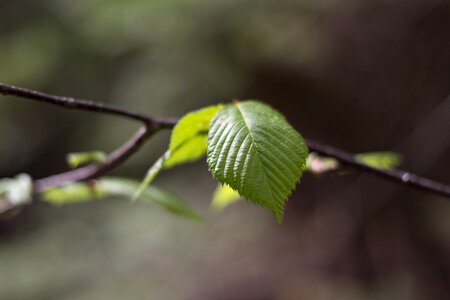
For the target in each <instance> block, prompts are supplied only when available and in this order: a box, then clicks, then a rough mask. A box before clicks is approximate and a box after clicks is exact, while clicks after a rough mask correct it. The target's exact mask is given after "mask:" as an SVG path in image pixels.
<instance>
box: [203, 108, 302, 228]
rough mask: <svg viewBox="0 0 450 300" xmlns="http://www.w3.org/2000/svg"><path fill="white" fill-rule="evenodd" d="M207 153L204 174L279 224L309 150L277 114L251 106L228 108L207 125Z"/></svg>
mask: <svg viewBox="0 0 450 300" xmlns="http://www.w3.org/2000/svg"><path fill="white" fill-rule="evenodd" d="M207 149H208V150H207V161H208V166H209V170H210V172H211V173H212V175H213V176H214V177H215V178H216V179H217V180H219V182H221V183H222V184H228V185H229V186H230V187H232V188H233V189H235V190H237V191H238V192H239V194H240V195H242V196H243V197H244V198H246V199H248V200H250V201H252V202H254V203H256V204H259V205H262V206H264V207H267V208H269V209H271V210H272V212H273V213H274V214H275V216H276V218H277V220H278V222H281V221H282V219H283V209H284V204H285V202H286V201H287V198H288V196H289V195H290V194H291V193H292V191H293V190H294V188H295V185H296V183H297V181H298V180H299V179H300V176H301V175H302V171H303V169H304V167H305V163H306V157H307V155H308V149H307V147H306V144H305V142H304V141H303V138H302V137H301V135H300V134H299V133H298V132H297V131H296V130H295V129H294V128H292V127H291V125H290V124H289V123H288V122H287V121H286V119H285V118H284V117H283V116H282V115H281V114H280V113H278V112H277V111H275V110H273V109H272V108H270V107H269V106H267V105H264V104H262V103H259V102H256V101H246V102H238V103H234V104H230V105H227V106H225V107H224V108H223V109H222V110H221V111H219V112H218V113H217V114H216V116H215V117H214V118H213V119H212V121H211V124H210V129H209V134H208V147H207Z"/></svg>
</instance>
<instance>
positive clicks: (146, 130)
mask: <svg viewBox="0 0 450 300" xmlns="http://www.w3.org/2000/svg"><path fill="white" fill-rule="evenodd" d="M0 94H3V95H11V96H17V97H21V98H25V99H30V100H35V101H40V102H45V103H49V104H53V105H58V106H61V107H63V108H66V109H76V110H84V111H90V112H97V113H102V114H111V115H116V116H120V117H123V118H127V119H132V120H137V121H140V122H141V123H143V126H142V127H141V128H140V129H139V130H138V131H137V132H136V133H135V134H134V135H133V136H132V137H131V138H130V139H129V140H128V141H127V142H126V143H125V144H123V145H122V146H121V147H119V148H118V149H117V150H115V151H114V152H113V153H111V154H110V155H109V156H108V158H107V159H106V161H105V162H104V163H103V164H100V165H97V164H90V165H87V166H85V167H82V168H79V169H76V170H72V171H68V172H64V173H61V174H56V175H52V176H50V177H47V178H42V179H39V180H36V181H35V192H36V193H40V192H42V191H44V190H46V189H48V188H51V187H56V186H60V185H63V184H66V183H68V182H75V181H84V180H89V179H93V178H97V177H99V176H102V175H104V174H106V173H108V172H109V171H111V170H113V169H114V168H116V167H117V166H119V165H120V164H121V163H123V162H124V161H125V160H127V159H128V158H129V157H130V156H132V155H133V154H134V153H135V152H136V151H138V150H139V149H140V147H141V146H142V145H143V143H144V142H145V141H146V140H148V139H149V138H150V137H151V136H152V135H153V134H154V133H156V132H157V131H159V130H161V129H171V128H173V127H174V126H175V124H176V122H177V120H176V119H158V118H154V117H151V116H149V115H146V114H142V113H138V112H134V111H131V110H127V109H123V108H120V107H117V106H113V105H109V104H106V103H102V102H95V101H91V100H84V99H76V98H71V97H63V96H55V95H50V94H45V93H41V92H37V91H33V90H28V89H24V88H19V87H14V86H10V85H5V84H2V83H0ZM306 143H307V145H308V148H309V149H310V150H311V151H313V152H316V153H318V154H319V155H322V156H328V157H333V158H335V159H337V160H338V161H339V162H340V163H341V164H343V165H347V166H349V167H352V168H354V169H357V170H359V171H362V172H367V173H370V174H373V175H376V176H379V177H381V178H383V179H387V180H391V181H394V182H396V183H399V184H403V185H407V186H409V187H413V188H416V189H420V190H424V191H428V192H431V193H434V194H437V195H441V196H445V197H450V186H449V185H446V184H443V183H439V182H436V181H433V180H431V179H428V178H424V177H421V176H419V175H417V174H413V173H411V172H407V171H403V170H398V169H389V170H381V169H377V168H373V167H370V166H368V165H366V164H363V163H361V162H359V161H357V160H356V159H355V158H354V155H352V154H351V153H349V152H346V151H344V150H341V149H337V148H335V147H332V146H330V145H326V144H323V143H319V142H315V141H312V140H309V139H307V140H306Z"/></svg>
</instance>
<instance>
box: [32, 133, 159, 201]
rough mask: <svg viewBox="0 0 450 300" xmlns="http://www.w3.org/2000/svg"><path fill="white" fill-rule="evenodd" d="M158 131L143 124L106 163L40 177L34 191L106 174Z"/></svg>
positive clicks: (40, 191)
mask: <svg viewBox="0 0 450 300" xmlns="http://www.w3.org/2000/svg"><path fill="white" fill-rule="evenodd" d="M156 131H157V130H156V129H149V128H148V127H147V126H142V127H141V128H139V130H138V131H137V132H136V133H135V134H134V135H133V136H132V137H131V138H130V139H129V140H128V141H127V142H126V143H125V144H123V145H122V146H121V147H119V148H117V149H116V150H115V151H114V152H112V153H111V154H110V155H109V156H108V157H107V158H106V161H105V162H104V163H102V164H100V165H99V164H89V165H87V166H84V167H82V168H79V169H75V170H72V171H68V172H64V173H60V174H56V175H53V176H49V177H46V178H42V179H38V180H36V181H35V183H34V192H35V193H37V194H39V193H42V192H43V191H45V190H46V189H49V188H51V187H56V186H61V185H63V184H67V183H70V182H75V181H84V180H89V179H93V178H97V177H99V176H102V175H104V174H106V173H108V172H109V171H111V170H113V169H114V168H116V167H117V166H119V165H120V164H121V163H122V162H124V161H125V160H126V159H127V158H129V157H130V156H132V155H133V154H134V153H135V152H136V151H138V150H139V149H140V148H141V146H142V145H143V144H144V142H145V141H146V140H147V139H149V138H150V137H151V136H152V135H153V134H154V133H155V132H156Z"/></svg>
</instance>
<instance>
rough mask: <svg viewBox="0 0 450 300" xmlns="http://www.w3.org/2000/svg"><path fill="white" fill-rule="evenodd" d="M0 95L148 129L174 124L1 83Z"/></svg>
mask: <svg viewBox="0 0 450 300" xmlns="http://www.w3.org/2000/svg"><path fill="white" fill-rule="evenodd" d="M0 94H3V95H9V96H16V97H21V98H25V99H30V100H36V101H39V102H44V103H49V104H53V105H57V106H61V107H64V108H66V109H75V110H84V111H90V112H97V113H103V114H110V115H116V116H120V117H123V118H128V119H133V120H137V121H141V122H143V123H144V124H147V126H149V127H162V128H171V127H172V126H173V123H174V122H173V120H170V119H157V118H154V117H151V116H148V115H145V114H142V113H138V112H134V111H132V110H128V109H124V108H120V107H117V106H114V105H111V104H107V103H102V102H95V101H91V100H84V99H76V98H72V97H64V96H56V95H50V94H45V93H42V92H38V91H33V90H28V89H24V88H20V87H15V86H11V85H6V84H3V83H0Z"/></svg>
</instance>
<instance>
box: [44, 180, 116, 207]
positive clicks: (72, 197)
mask: <svg viewBox="0 0 450 300" xmlns="http://www.w3.org/2000/svg"><path fill="white" fill-rule="evenodd" d="M110 195H112V194H110ZM106 196H108V193H107V192H106V191H104V190H103V189H102V188H100V187H99V186H98V185H97V184H92V185H91V184H87V183H82V182H75V183H71V184H68V185H65V186H61V187H56V188H51V189H48V190H46V191H44V192H43V193H41V194H40V197H41V199H42V200H43V201H45V202H48V203H50V204H53V205H65V204H72V203H81V202H89V201H92V200H96V199H101V198H103V197H106Z"/></svg>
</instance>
